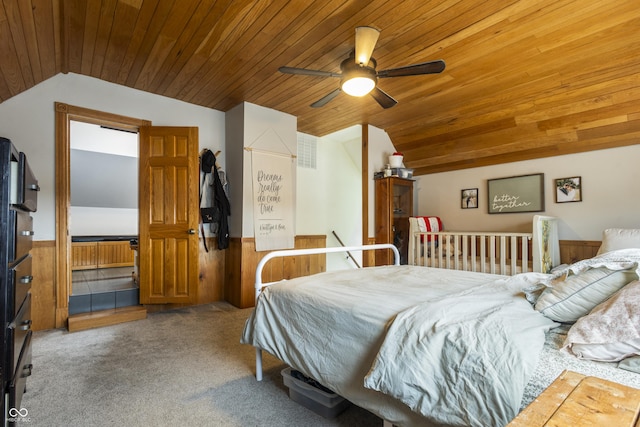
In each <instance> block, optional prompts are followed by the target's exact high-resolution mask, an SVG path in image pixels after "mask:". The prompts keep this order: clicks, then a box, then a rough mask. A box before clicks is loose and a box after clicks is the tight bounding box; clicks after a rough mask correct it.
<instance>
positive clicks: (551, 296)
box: [535, 267, 638, 323]
mask: <svg viewBox="0 0 640 427" xmlns="http://www.w3.org/2000/svg"><path fill="white" fill-rule="evenodd" d="M634 280H638V275H637V274H636V273H635V271H634V270H633V269H630V270H609V269H608V268H606V267H597V268H590V269H588V270H586V271H583V272H582V273H580V274H576V275H572V274H570V273H569V276H568V277H567V278H566V279H564V280H556V281H554V282H552V283H551V286H550V287H548V288H546V289H545V290H544V291H543V292H542V294H541V295H540V297H539V298H538V300H537V302H536V305H535V309H536V310H538V311H539V312H540V313H542V314H544V315H545V316H546V317H548V318H549V319H551V320H555V321H556V322H564V323H572V322H575V321H576V320H578V319H579V318H581V317H582V316H586V315H587V314H589V312H590V311H591V310H593V308H594V307H595V306H597V305H598V304H600V303H601V302H603V301H606V300H607V299H608V298H610V297H611V295H613V294H615V293H616V292H617V291H618V290H619V289H621V288H622V287H623V286H624V285H626V284H627V283H630V282H632V281H634Z"/></svg>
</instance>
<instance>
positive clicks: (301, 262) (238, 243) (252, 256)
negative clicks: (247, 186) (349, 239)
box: [224, 235, 327, 308]
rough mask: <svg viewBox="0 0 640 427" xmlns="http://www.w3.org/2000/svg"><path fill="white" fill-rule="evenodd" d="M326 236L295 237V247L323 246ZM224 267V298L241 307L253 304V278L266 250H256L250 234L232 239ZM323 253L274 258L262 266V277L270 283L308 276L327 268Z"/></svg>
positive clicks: (325, 243)
mask: <svg viewBox="0 0 640 427" xmlns="http://www.w3.org/2000/svg"><path fill="white" fill-rule="evenodd" d="M326 246H327V236H325V235H317V236H296V238H295V248H296V249H304V248H324V247H326ZM228 251H229V253H228V254H227V258H226V268H225V275H226V278H225V279H226V280H225V292H224V295H225V300H226V301H228V302H230V303H231V304H233V305H235V306H236V307H240V308H247V307H253V306H254V305H255V288H254V283H255V277H256V267H257V266H258V263H259V262H260V260H261V259H262V257H264V256H265V255H266V254H268V253H269V252H267V251H264V252H256V246H255V239H254V238H252V237H246V238H232V239H231V241H230V242H229V249H228ZM326 269H327V260H326V255H305V256H297V257H289V258H276V259H273V260H271V261H269V263H268V264H267V265H266V266H265V269H264V270H263V275H262V280H263V281H264V282H271V281H276V280H281V279H291V278H294V277H300V276H308V275H309V274H315V273H320V272H323V271H326Z"/></svg>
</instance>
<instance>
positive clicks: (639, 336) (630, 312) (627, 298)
mask: <svg viewBox="0 0 640 427" xmlns="http://www.w3.org/2000/svg"><path fill="white" fill-rule="evenodd" d="M562 348H563V349H564V350H566V351H568V352H569V353H572V354H574V355H575V356H576V357H578V358H581V359H589V360H599V361H603V362H617V361H619V360H621V359H624V358H626V357H629V356H633V355H637V354H640V281H635V282H633V283H630V284H629V285H627V286H625V287H624V288H622V289H621V290H620V291H619V292H618V293H616V294H615V295H614V296H613V297H611V298H610V299H609V300H608V301H605V302H603V303H602V304H599V305H598V306H597V307H595V308H594V309H593V310H592V311H591V313H589V315H587V316H585V317H582V318H581V319H579V320H578V321H577V322H576V323H575V325H573V326H572V327H571V329H569V332H568V333H567V338H566V339H565V342H564V344H563V347H562Z"/></svg>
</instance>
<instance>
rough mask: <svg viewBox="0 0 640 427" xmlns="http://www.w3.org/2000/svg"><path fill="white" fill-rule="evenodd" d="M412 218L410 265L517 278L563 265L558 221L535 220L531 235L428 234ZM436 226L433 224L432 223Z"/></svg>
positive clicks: (506, 233) (538, 216)
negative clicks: (517, 276)
mask: <svg viewBox="0 0 640 427" xmlns="http://www.w3.org/2000/svg"><path fill="white" fill-rule="evenodd" d="M420 221H421V220H420V217H412V218H409V254H408V259H409V264H412V265H420V266H425V267H436V268H446V269H450V270H465V271H474V272H480V273H491V274H504V275H508V276H511V275H514V274H518V273H526V272H530V271H536V272H543V273H548V272H549V271H551V268H553V267H555V266H557V265H559V264H560V248H559V240H558V229H557V221H556V218H554V217H550V216H543V215H535V216H534V217H533V224H532V232H531V233H515V232H490V231H442V230H433V231H430V230H428V228H429V227H428V226H427V227H425V226H424V223H422V224H421V222H420ZM431 222H432V223H433V221H431Z"/></svg>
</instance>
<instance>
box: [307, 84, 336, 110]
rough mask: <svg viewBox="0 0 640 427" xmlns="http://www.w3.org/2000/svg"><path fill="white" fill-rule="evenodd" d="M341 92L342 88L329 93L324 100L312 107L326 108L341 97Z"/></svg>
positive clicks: (318, 101) (319, 100)
mask: <svg viewBox="0 0 640 427" xmlns="http://www.w3.org/2000/svg"><path fill="white" fill-rule="evenodd" d="M340 92H342V90H341V89H340V88H338V89H336V90H334V91H333V92H329V93H328V94H327V95H325V96H323V97H322V98H320V99H318V100H317V101H316V102H314V103H313V104H311V107H313V108H320V107H323V106H325V105H326V104H327V103H328V102H329V101H331V100H332V99H333V98H335V97H336V96H338V95H340Z"/></svg>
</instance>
